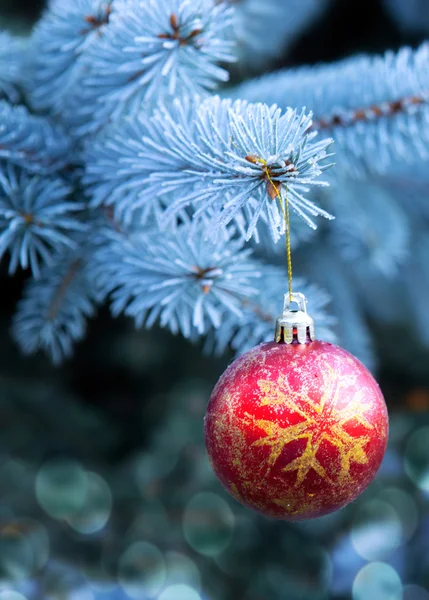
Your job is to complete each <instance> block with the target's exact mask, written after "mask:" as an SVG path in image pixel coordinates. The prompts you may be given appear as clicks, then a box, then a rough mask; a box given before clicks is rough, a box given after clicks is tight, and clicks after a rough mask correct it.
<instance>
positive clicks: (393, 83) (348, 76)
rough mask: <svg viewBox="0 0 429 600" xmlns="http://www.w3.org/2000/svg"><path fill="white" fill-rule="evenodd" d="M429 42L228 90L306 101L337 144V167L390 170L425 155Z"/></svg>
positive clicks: (263, 98)
mask: <svg viewBox="0 0 429 600" xmlns="http://www.w3.org/2000/svg"><path fill="white" fill-rule="evenodd" d="M428 60H429V45H428V44H423V45H422V46H421V47H420V48H419V49H418V50H416V51H414V50H412V49H410V48H403V49H402V50H400V51H399V52H398V53H396V54H394V53H393V52H388V53H386V54H385V56H383V57H378V56H377V57H370V56H358V57H353V58H350V59H346V60H344V61H341V62H339V63H336V64H331V65H321V66H315V67H304V68H300V69H296V70H289V71H280V72H278V73H274V74H271V75H267V76H264V77H262V78H260V79H257V80H254V81H249V82H246V83H244V84H243V85H241V86H239V87H237V88H236V89H234V90H231V92H230V93H229V94H230V95H231V96H232V97H240V98H246V99H248V100H249V101H252V102H255V101H259V102H268V103H271V102H275V103H277V104H278V105H279V106H285V104H286V102H287V104H291V105H292V106H297V107H300V106H306V107H307V108H308V109H310V110H312V111H313V112H314V127H315V128H316V129H320V130H322V133H323V134H324V135H329V136H332V137H333V138H334V140H335V142H336V146H335V148H336V155H337V159H336V162H337V164H338V169H337V171H338V170H339V169H343V172H345V173H349V174H351V175H353V176H356V175H358V176H360V177H366V174H367V173H368V172H373V173H374V172H375V173H383V174H392V173H393V172H394V171H395V168H396V164H397V162H398V161H405V162H408V163H412V162H415V161H420V160H427V158H428V156H429V106H428V101H429V74H428V70H427V63H428Z"/></svg>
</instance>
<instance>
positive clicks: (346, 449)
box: [246, 365, 374, 487]
mask: <svg viewBox="0 0 429 600" xmlns="http://www.w3.org/2000/svg"><path fill="white" fill-rule="evenodd" d="M322 372H324V373H325V376H324V377H323V379H324V382H323V386H322V387H323V388H324V389H325V392H324V394H323V396H322V398H321V399H320V401H319V402H314V401H313V400H312V399H311V398H310V396H309V394H308V391H306V390H305V388H304V389H302V390H301V391H299V392H297V391H294V390H292V389H291V387H290V384H289V381H288V380H287V378H286V377H285V376H282V375H280V377H279V378H278V380H277V381H268V380H261V381H259V382H258V385H259V388H260V390H261V391H262V392H263V394H264V395H263V397H262V399H261V402H260V404H261V406H279V405H281V406H285V407H287V408H289V410H290V411H291V412H294V413H297V414H299V415H300V416H301V417H302V419H303V420H302V421H301V422H299V423H296V424H294V425H290V426H289V427H280V425H278V424H277V423H275V422H273V421H269V420H265V419H256V418H255V417H254V416H252V415H249V414H248V413H246V417H247V418H248V419H250V420H251V422H252V423H253V424H254V425H255V426H257V427H259V428H260V429H262V430H263V431H265V433H266V434H267V435H266V436H265V437H262V438H261V439H259V440H256V442H253V444H252V445H253V446H269V447H270V448H271V453H270V456H269V459H268V465H269V470H270V469H271V468H272V466H273V465H274V464H275V463H276V462H277V460H278V458H279V457H280V455H281V453H282V452H283V449H284V447H285V446H286V445H287V444H289V443H290V442H292V441H296V440H300V439H306V440H307V443H306V446H305V449H304V451H303V453H302V454H301V455H300V456H298V457H297V458H295V459H294V460H293V461H292V462H290V463H289V464H288V465H287V466H286V467H284V468H283V469H282V470H283V471H286V472H287V471H296V472H297V476H296V483H295V485H296V487H298V486H300V485H301V484H302V483H303V481H304V479H305V478H306V477H307V475H308V473H309V472H310V471H311V470H314V471H315V472H316V473H317V474H318V475H320V477H322V478H323V479H329V478H328V476H327V473H326V471H325V468H324V467H323V465H322V464H321V463H320V461H319V460H318V458H317V453H318V451H319V448H320V445H321V443H322V442H323V441H324V440H326V441H327V442H329V443H330V444H332V445H333V446H335V447H336V448H337V449H338V453H339V456H340V470H339V472H338V482H339V483H341V484H343V483H346V482H347V481H348V480H350V463H351V462H355V463H357V464H360V465H364V464H367V462H368V457H367V455H366V452H365V446H366V444H367V443H368V442H369V440H370V438H369V436H367V435H365V436H360V437H354V436H352V435H350V434H349V433H347V431H345V429H344V426H345V425H346V423H350V422H352V421H353V422H356V423H359V424H360V425H362V426H364V427H365V428H366V429H373V428H374V426H373V425H372V424H371V423H370V422H369V421H368V420H367V418H366V417H365V413H366V411H367V410H368V409H369V408H370V406H369V404H368V403H366V402H365V400H364V395H365V390H363V389H361V390H359V391H358V392H357V393H355V395H354V397H352V398H351V399H350V401H348V402H347V404H346V405H342V406H341V392H342V391H343V390H345V389H347V388H349V387H350V376H349V375H347V376H343V377H341V376H338V374H336V373H335V372H334V370H333V369H332V367H331V366H329V365H325V366H324V368H323V369H322ZM321 425H323V426H322V427H321Z"/></svg>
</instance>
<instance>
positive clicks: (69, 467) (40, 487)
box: [36, 459, 88, 519]
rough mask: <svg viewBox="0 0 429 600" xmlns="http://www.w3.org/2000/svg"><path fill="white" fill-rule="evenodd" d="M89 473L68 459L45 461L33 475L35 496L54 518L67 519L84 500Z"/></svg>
mask: <svg viewBox="0 0 429 600" xmlns="http://www.w3.org/2000/svg"><path fill="white" fill-rule="evenodd" d="M87 490H88V475H87V473H86V471H85V469H84V468H83V467H82V466H81V465H80V464H79V463H78V462H75V461H72V460H67V459H64V460H62V459H56V460H52V461H49V462H46V463H45V464H44V465H43V466H42V468H41V469H40V471H39V472H38V474H37V477H36V496H37V499H38V501H39V503H40V505H41V506H42V508H43V509H44V510H45V511H46V512H47V513H48V514H49V515H50V516H51V517H53V518H54V519H70V518H72V517H73V515H75V514H78V513H79V511H80V510H81V509H82V507H83V506H84V503H85V498H86V495H87Z"/></svg>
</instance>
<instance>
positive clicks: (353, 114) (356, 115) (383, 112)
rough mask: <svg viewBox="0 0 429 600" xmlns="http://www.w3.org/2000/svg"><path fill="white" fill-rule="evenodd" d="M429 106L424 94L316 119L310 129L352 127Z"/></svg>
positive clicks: (426, 96) (428, 99)
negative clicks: (412, 108) (417, 107)
mask: <svg viewBox="0 0 429 600" xmlns="http://www.w3.org/2000/svg"><path fill="white" fill-rule="evenodd" d="M426 104H429V94H426V93H422V94H421V95H420V96H406V97H404V98H400V99H399V100H392V101H390V102H384V103H382V104H379V105H377V104H373V105H371V106H368V107H366V108H359V109H356V110H352V111H349V112H348V113H346V114H344V115H339V114H336V115H332V116H330V117H328V118H321V119H316V120H314V121H313V124H312V126H311V128H310V129H318V130H323V129H333V128H334V127H352V126H353V125H356V124H357V123H368V122H370V121H374V120H375V119H379V118H381V117H387V118H390V117H394V116H395V115H397V114H400V113H406V112H407V111H408V110H409V109H410V107H416V106H423V105H426Z"/></svg>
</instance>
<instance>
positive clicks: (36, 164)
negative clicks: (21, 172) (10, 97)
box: [0, 100, 72, 174]
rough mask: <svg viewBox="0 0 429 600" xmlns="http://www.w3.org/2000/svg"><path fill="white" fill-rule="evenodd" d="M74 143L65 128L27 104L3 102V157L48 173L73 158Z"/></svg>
mask: <svg viewBox="0 0 429 600" xmlns="http://www.w3.org/2000/svg"><path fill="white" fill-rule="evenodd" d="M71 149H72V144H71V141H70V139H69V138H68V137H67V136H66V134H65V133H64V131H63V129H62V128H61V127H60V126H59V125H56V124H52V123H51V122H50V121H49V120H47V119H45V118H44V117H39V116H34V115H32V114H30V113H29V111H28V110H27V109H26V108H25V107H24V106H11V105H10V104H9V103H8V102H6V101H5V100H2V101H0V159H4V160H7V161H9V162H11V163H13V164H15V165H18V166H20V167H23V168H25V169H27V170H28V171H32V172H35V173H41V174H47V173H54V172H56V171H58V170H59V169H62V168H64V167H65V166H66V165H67V164H68V163H69V161H70V160H71V158H70V154H71Z"/></svg>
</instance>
